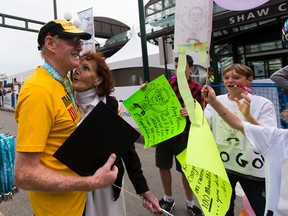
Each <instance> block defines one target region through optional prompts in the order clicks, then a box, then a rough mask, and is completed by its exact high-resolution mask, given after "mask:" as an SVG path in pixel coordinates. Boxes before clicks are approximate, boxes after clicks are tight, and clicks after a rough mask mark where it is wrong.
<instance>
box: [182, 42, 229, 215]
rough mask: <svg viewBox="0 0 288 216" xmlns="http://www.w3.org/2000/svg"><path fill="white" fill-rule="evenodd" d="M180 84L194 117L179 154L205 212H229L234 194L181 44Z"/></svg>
mask: <svg viewBox="0 0 288 216" xmlns="http://www.w3.org/2000/svg"><path fill="white" fill-rule="evenodd" d="M178 51H179V60H178V69H177V77H178V86H179V91H180V93H181V96H182V98H183V100H184V102H185V105H186V109H187V111H188V114H189V119H190V121H191V126H190V131H189V138H188V144H187V149H186V150H185V151H183V152H182V153H180V154H179V155H177V159H178V160H179V162H180V164H181V166H182V170H183V172H184V174H185V176H186V178H187V180H188V182H189V185H190V187H191V189H192V190H193V192H194V193H195V196H196V197H197V199H198V201H199V203H200V205H201V208H202V210H203V212H204V214H205V215H206V216H207V215H211V216H215V215H225V213H226V212H227V210H228V208H229V206H230V198H231V194H232V187H231V185H230V182H229V179H228V176H227V174H226V170H225V168H224V165H223V163H222V161H221V158H220V155H219V151H218V149H217V145H216V142H215V139H214V137H213V135H212V132H211V130H210V127H209V124H208V122H207V120H206V118H205V117H204V115H203V110H202V107H201V106H200V104H199V103H198V102H197V101H194V99H193V97H192V95H191V91H190V89H189V86H188V83H187V79H186V76H185V68H186V48H185V47H183V46H182V47H179V50H178Z"/></svg>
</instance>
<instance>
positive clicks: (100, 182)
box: [88, 154, 118, 190]
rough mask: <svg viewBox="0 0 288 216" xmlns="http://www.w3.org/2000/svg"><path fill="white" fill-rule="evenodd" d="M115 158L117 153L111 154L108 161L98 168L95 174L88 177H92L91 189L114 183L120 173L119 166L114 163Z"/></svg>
mask: <svg viewBox="0 0 288 216" xmlns="http://www.w3.org/2000/svg"><path fill="white" fill-rule="evenodd" d="M115 160H116V155H115V154H111V155H110V157H109V158H108V160H107V162H106V163H105V164H104V165H103V166H102V167H101V168H99V169H98V170H96V172H95V173H94V175H93V176H89V177H88V178H90V179H89V181H90V185H91V188H90V190H93V189H95V188H105V187H107V186H109V185H112V184H113V183H114V181H115V180H116V178H117V174H118V168H117V167H116V166H115V165H113V164H114V162H115Z"/></svg>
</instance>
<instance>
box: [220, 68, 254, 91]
mask: <svg viewBox="0 0 288 216" xmlns="http://www.w3.org/2000/svg"><path fill="white" fill-rule="evenodd" d="M223 79H224V85H225V87H226V89H227V91H228V92H229V93H230V94H233V95H238V94H239V95H240V94H241V93H242V91H243V90H242V89H241V88H239V87H237V85H239V84H241V85H249V84H250V83H251V82H252V81H253V77H252V76H250V77H249V78H248V79H247V78H246V76H244V75H242V74H238V73H236V72H235V70H231V71H228V72H227V73H226V74H225V75H224V76H223Z"/></svg>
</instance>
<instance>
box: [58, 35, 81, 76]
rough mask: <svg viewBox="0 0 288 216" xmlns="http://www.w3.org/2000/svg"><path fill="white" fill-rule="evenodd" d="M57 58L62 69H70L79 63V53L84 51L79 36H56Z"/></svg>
mask: <svg viewBox="0 0 288 216" xmlns="http://www.w3.org/2000/svg"><path fill="white" fill-rule="evenodd" d="M53 39H54V43H55V60H56V61H57V63H58V64H59V65H60V66H61V69H63V70H65V71H70V70H72V69H74V68H76V67H77V66H78V65H79V61H80V60H79V55H80V52H81V51H82V41H81V40H80V38H78V37H74V38H61V37H59V36H57V35H56V36H54V37H53Z"/></svg>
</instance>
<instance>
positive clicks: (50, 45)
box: [45, 36, 56, 52]
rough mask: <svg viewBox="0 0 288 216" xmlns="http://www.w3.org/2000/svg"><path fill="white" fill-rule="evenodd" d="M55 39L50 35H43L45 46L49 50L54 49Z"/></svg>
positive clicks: (52, 50)
mask: <svg viewBox="0 0 288 216" xmlns="http://www.w3.org/2000/svg"><path fill="white" fill-rule="evenodd" d="M55 45H56V43H55V39H54V38H53V37H52V36H46V37H45V47H46V48H47V49H48V50H50V51H51V52H54V51H55V49H56V48H55Z"/></svg>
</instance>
